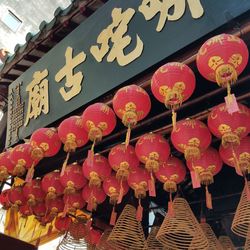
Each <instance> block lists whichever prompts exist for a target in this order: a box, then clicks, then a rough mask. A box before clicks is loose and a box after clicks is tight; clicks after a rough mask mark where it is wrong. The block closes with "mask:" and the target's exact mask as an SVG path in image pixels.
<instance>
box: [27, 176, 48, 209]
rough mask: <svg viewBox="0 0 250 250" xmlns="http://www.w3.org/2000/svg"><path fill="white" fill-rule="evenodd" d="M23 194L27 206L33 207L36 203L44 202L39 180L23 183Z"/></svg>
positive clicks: (43, 193)
mask: <svg viewBox="0 0 250 250" xmlns="http://www.w3.org/2000/svg"><path fill="white" fill-rule="evenodd" d="M23 194H24V196H25V198H26V199H27V204H28V205H29V206H35V205H36V203H38V202H42V201H44V198H45V195H46V194H45V192H44V191H43V189H42V183H41V180H40V179H39V178H37V179H33V180H32V181H31V182H27V183H25V185H24V187H23Z"/></svg>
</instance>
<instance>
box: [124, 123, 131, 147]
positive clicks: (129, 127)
mask: <svg viewBox="0 0 250 250" xmlns="http://www.w3.org/2000/svg"><path fill="white" fill-rule="evenodd" d="M130 136H131V126H130V124H128V129H127V134H126V139H125V146H126V148H127V147H128V145H129V141H130Z"/></svg>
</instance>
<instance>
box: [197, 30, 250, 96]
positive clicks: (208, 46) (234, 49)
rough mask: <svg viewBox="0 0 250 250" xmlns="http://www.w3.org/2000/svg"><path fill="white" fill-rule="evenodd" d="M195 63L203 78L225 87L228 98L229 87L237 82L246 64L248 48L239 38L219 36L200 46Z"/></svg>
mask: <svg viewBox="0 0 250 250" xmlns="http://www.w3.org/2000/svg"><path fill="white" fill-rule="evenodd" d="M196 63H197V67H198V70H199V72H200V73H201V74H202V75H203V77H205V78H206V79H208V80H209V81H212V82H217V84H218V85H219V86H220V87H227V90H228V97H229V96H231V93H230V85H231V84H232V83H235V82H236V81H237V78H238V76H239V75H240V74H241V72H242V71H243V70H244V68H245V67H246V65H247V63H248V48H247V46H246V44H245V43H244V41H243V40H241V39H240V38H239V37H236V36H234V35H229V34H220V35H217V36H214V37H212V38H210V39H208V40H207V41H206V42H205V43H204V44H203V45H202V46H201V48H200V50H199V52H198V54H197V58H196Z"/></svg>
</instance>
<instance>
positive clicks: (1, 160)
mask: <svg viewBox="0 0 250 250" xmlns="http://www.w3.org/2000/svg"><path fill="white" fill-rule="evenodd" d="M14 167H15V166H14V165H13V163H12V162H11V160H10V151H6V152H3V153H1V154H0V182H2V181H5V180H6V179H7V178H8V177H9V173H10V174H12V175H14V173H13V170H14Z"/></svg>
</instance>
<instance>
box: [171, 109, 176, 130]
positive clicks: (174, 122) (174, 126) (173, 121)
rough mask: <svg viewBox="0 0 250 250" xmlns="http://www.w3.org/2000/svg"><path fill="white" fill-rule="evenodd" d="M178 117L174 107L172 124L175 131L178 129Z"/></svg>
mask: <svg viewBox="0 0 250 250" xmlns="http://www.w3.org/2000/svg"><path fill="white" fill-rule="evenodd" d="M176 117H177V114H176V112H175V111H174V109H172V125H173V131H175V130H176Z"/></svg>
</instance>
